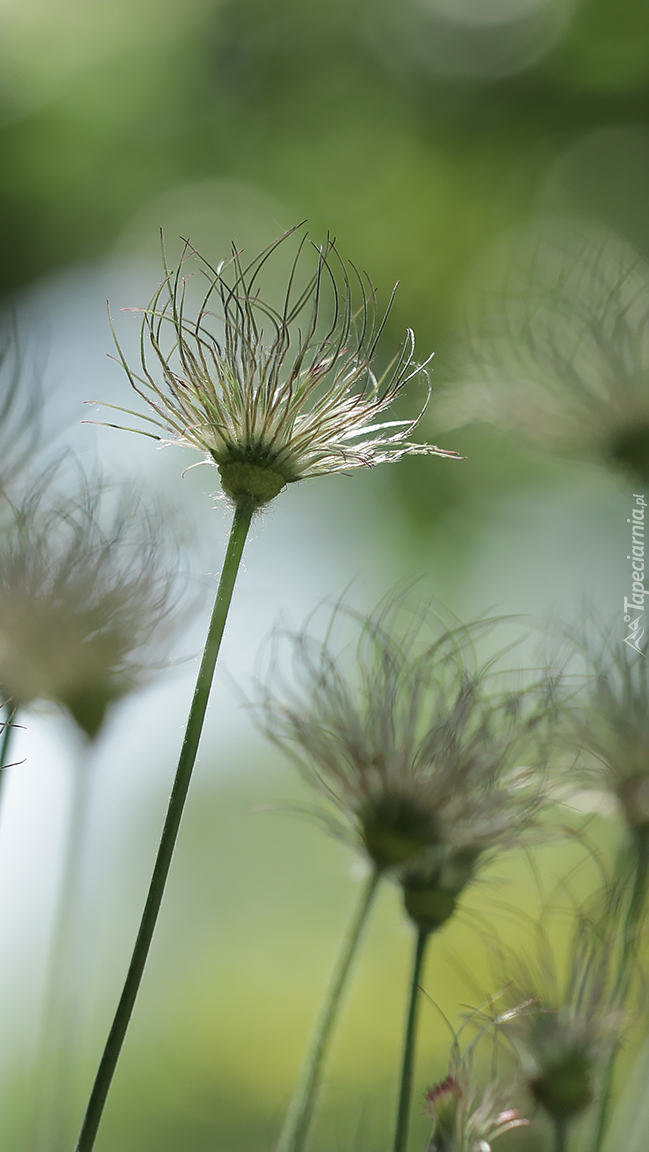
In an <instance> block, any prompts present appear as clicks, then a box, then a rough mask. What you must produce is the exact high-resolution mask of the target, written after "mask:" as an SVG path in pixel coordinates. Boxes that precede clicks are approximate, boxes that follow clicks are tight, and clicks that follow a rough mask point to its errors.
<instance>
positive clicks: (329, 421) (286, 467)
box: [108, 229, 458, 507]
mask: <svg viewBox="0 0 649 1152" xmlns="http://www.w3.org/2000/svg"><path fill="white" fill-rule="evenodd" d="M291 237H293V238H295V229H292V230H291V231H290V232H287V233H285V234H284V235H283V236H281V237H280V238H279V239H278V240H277V241H275V243H274V244H272V245H271V246H270V247H269V248H267V249H266V250H265V251H263V252H262V253H261V254H260V255H259V256H257V257H255V258H254V259H253V260H251V261H250V262H249V263H244V262H243V260H242V256H241V253H239V252H238V251H236V250H235V251H234V254H233V256H232V259H231V260H230V261H228V262H224V263H222V264H219V265H218V267H216V268H214V267H212V266H211V265H210V264H209V263H208V262H207V261H206V260H205V259H204V258H203V257H202V256H200V255H198V253H196V252H194V250H193V249H192V248H191V247H190V246H189V245H188V246H187V248H186V251H185V255H184V258H183V260H182V261H181V263H180V264H179V265H178V267H177V268H175V269H173V270H169V269H166V276H165V279H164V281H163V283H162V285H161V286H160V288H159V289H158V291H157V292H156V293H155V295H154V297H153V299H152V300H151V303H150V304H149V306H148V307H147V308H145V309H143V319H142V335H141V365H140V370H139V371H134V370H133V369H132V368H131V367H130V366H129V364H128V363H127V361H126V358H125V356H124V355H123V353H122V352H121V350H120V359H121V363H122V365H123V367H124V368H125V370H126V372H127V374H128V377H129V380H130V382H131V384H132V385H133V387H134V388H135V390H136V392H137V393H138V394H139V395H140V396H141V397H142V398H143V399H144V400H146V401H147V403H148V404H149V405H150V407H151V408H152V409H153V413H154V415H153V416H152V417H146V418H145V419H147V420H148V421H149V422H151V423H152V424H154V425H158V427H159V429H160V432H159V433H152V432H148V433H145V434H146V435H151V436H153V437H154V438H155V439H158V440H160V441H161V442H162V443H175V444H181V445H186V446H190V447H192V448H196V449H197V450H198V451H199V452H201V453H202V454H203V456H204V458H205V461H206V462H211V463H212V464H215V465H216V466H217V467H218V470H219V473H220V475H221V482H222V486H223V489H224V491H225V493H226V495H227V496H228V497H229V498H230V499H231V500H233V501H234V502H235V503H239V502H244V503H248V504H249V505H252V506H253V507H259V506H261V505H263V504H266V503H268V502H269V501H270V500H272V499H273V498H274V497H275V496H277V494H278V493H279V492H280V491H281V489H282V488H284V487H285V486H286V485H287V484H292V483H294V482H295V481H297V480H303V479H306V478H308V477H310V476H323V475H326V474H328V473H332V472H347V471H349V470H350V469H354V468H360V467H364V466H367V465H372V464H382V463H386V462H389V461H394V460H399V459H400V458H401V457H402V456H407V455H413V454H423V455H436V456H447V457H455V458H458V454H457V453H456V452H452V451H448V450H446V449H441V448H437V447H435V446H434V445H431V444H420V443H413V442H412V441H411V440H410V439H409V436H410V435H411V433H412V432H413V431H414V429H415V427H416V425H417V423H418V421H419V419H420V417H421V415H422V412H423V408H425V404H424V406H423V407H422V408H420V411H419V414H418V415H417V416H416V417H415V418H414V419H392V420H384V419H383V418H382V417H383V414H384V413H385V412H386V411H387V410H388V409H389V408H390V407H391V406H392V404H393V403H394V402H395V401H396V400H397V399H398V398H399V397H400V395H401V394H402V392H403V391H404V389H405V387H406V385H407V384H408V382H409V381H410V380H413V379H414V378H417V377H418V378H420V379H424V380H427V376H426V370H425V365H423V366H420V365H418V364H416V363H415V361H414V336H413V333H412V332H410V331H409V332H408V335H407V337H406V340H405V343H404V344H403V346H402V348H401V350H400V352H399V353H398V355H397V356H396V358H395V359H394V360H393V362H392V363H391V364H390V365H389V366H388V368H387V369H386V370H385V372H384V373H383V374H382V375H381V376H380V378H378V379H377V377H376V376H375V374H374V370H373V361H374V357H375V353H376V350H377V344H378V341H379V338H380V336H381V334H382V332H383V329H384V326H385V322H386V319H387V313H386V314H385V315H384V316H383V317H382V318H380V317H379V316H378V315H377V311H376V305H375V296H374V290H373V288H372V286H371V284H370V283H369V282H368V281H366V280H365V278H364V277H362V276H361V275H359V274H358V273H357V272H356V270H355V269H354V268H353V267H351V266H350V267H348V266H347V265H346V264H345V263H344V261H343V260H342V259H341V257H340V256H339V254H338V251H337V249H336V246H335V244H334V242H333V241H332V240H327V242H326V243H325V244H324V245H323V246H322V247H321V248H315V246H313V245H311V244H309V243H308V242H307V237H306V235H303V236H302V237H301V239H300V240H299V241H298V242H297V251H296V254H295V258H294V260H293V264H292V267H291V270H290V273H289V276H288V282H287V284H286V287H285V289H284V292H283V300H282V302H281V304H280V305H279V306H277V307H276V306H275V305H274V304H273V303H271V302H270V300H269V299H268V298H267V296H266V294H265V293H264V292H263V289H262V280H263V277H264V275H265V273H266V271H267V269H268V266H269V262H270V261H271V259H272V257H273V256H274V254H275V253H276V252H277V250H278V249H279V248H280V247H282V246H284V245H286V244H289V243H291ZM314 254H315V270H313V268H312V266H311V264H310V263H309V257H313V256H314ZM191 261H193V262H194V264H195V265H196V266H197V269H198V270H199V271H200V272H201V273H202V274H203V276H204V277H205V290H204V294H203V296H202V302H201V303H200V304H199V306H198V309H197V313H196V314H195V316H194V317H193V318H190V316H189V314H188V304H187V289H188V279H187V274H188V272H189V269H190V262H191ZM388 312H389V308H388ZM118 348H119V345H118ZM108 407H111V405H108ZM131 415H138V414H137V413H131Z"/></svg>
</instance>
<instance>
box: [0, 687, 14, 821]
mask: <svg viewBox="0 0 649 1152" xmlns="http://www.w3.org/2000/svg"><path fill="white" fill-rule="evenodd" d="M17 711H18V709H17V708H16V707H15V705H12V704H8V705H7V715H6V718H5V720H4V729H3V731H2V740H0V801H1V800H2V794H3V792H4V788H5V784H6V782H7V768H8V767H9V752H10V749H11V741H12V737H13V733H14V727H15V725H14V720H15V719H16V713H17Z"/></svg>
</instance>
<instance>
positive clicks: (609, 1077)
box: [593, 827, 649, 1152]
mask: <svg viewBox="0 0 649 1152" xmlns="http://www.w3.org/2000/svg"><path fill="white" fill-rule="evenodd" d="M634 851H635V867H634V873H633V887H632V889H631V895H630V897H629V903H628V904H627V908H626V915H625V917H624V927H623V929H622V951H621V955H620V966H619V969H618V973H617V979H616V982H615V989H614V993H613V995H614V997H615V998H616V999H618V1000H619V1001H620V1002H621V1003H622V1002H623V1001H624V997H625V996H626V993H627V991H628V986H629V978H630V974H631V965H632V961H633V956H634V952H635V948H636V944H637V936H638V925H639V923H640V919H641V917H642V913H643V910H644V904H645V898H646V894H647V882H648V880H649V828H647V827H643V828H638V829H637V830H636V833H635V842H634ZM617 1054H618V1046H617V1045H615V1046H614V1047H613V1048H612V1050H611V1054H610V1056H609V1058H608V1060H607V1063H606V1067H605V1069H604V1074H603V1076H602V1087H601V1091H600V1097H599V1109H598V1113H597V1126H596V1129H595V1142H594V1144H593V1152H600V1149H601V1147H602V1143H603V1140H604V1136H605V1135H606V1125H607V1122H608V1110H609V1106H610V1102H611V1094H612V1091H613V1074H614V1072H615V1061H616V1059H617Z"/></svg>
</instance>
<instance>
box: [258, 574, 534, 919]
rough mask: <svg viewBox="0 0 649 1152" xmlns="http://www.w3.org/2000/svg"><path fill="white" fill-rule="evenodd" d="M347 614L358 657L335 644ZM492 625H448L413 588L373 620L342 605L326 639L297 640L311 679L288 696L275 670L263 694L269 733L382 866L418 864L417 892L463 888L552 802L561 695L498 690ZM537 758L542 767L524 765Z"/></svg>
mask: <svg viewBox="0 0 649 1152" xmlns="http://www.w3.org/2000/svg"><path fill="white" fill-rule="evenodd" d="M343 618H344V619H346V620H347V621H349V620H352V621H353V622H354V624H355V626H356V627H357V629H358V631H359V638H358V643H357V646H356V659H355V661H347V665H348V666H347V667H345V663H346V661H345V657H344V656H341V655H340V654H339V653H337V652H336V651H335V650H334V647H333V645H332V641H331V632H332V627H333V625H334V624H335V623H336V620H341V619H343ZM491 623H493V622H491V621H487V620H478V621H475V622H474V623H473V624H469V625H466V626H465V625H462V624H459V623H457V622H453V623H452V625H451V626H450V627H446V626H445V624H444V623H443V622H442V621H440V620H439V619H438V618H436V617H435V616H434V615H433V613H432V612H431V611H429V608H428V606H427V605H423V606H422V607H421V609H420V610H419V611H418V612H414V613H413V612H410V611H409V610H407V609H406V607H405V606H404V603H403V598H402V597H397V598H395V599H392V600H390V601H388V602H387V604H384V605H383V606H382V607H380V608H379V609H378V610H377V611H376V612H375V613H374V614H373V615H371V616H368V617H367V618H362V617H361V618H359V617H355V616H354V615H353V614H352V613H351V612H346V611H345V610H341V609H339V610H338V611H337V613H335V614H334V619H333V620H332V625H331V627H330V628H329V630H328V639H327V640H326V641H324V642H319V641H317V640H315V639H313V638H312V637H310V636H309V635H308V633H307V632H302V633H298V634H297V635H292V636H289V637H288V640H289V642H290V644H291V648H292V652H293V657H294V662H295V669H296V673H297V676H298V679H299V680H302V682H303V687H298V688H293V689H289V688H287V690H286V692H285V694H284V697H283V698H280V697H279V696H278V695H276V689H275V687H274V684H275V683H276V682H277V677H276V675H273V677H272V678H271V679H272V680H273V682H274V683H273V686H272V687H271V686H269V687H267V688H266V690H265V691H264V694H263V698H262V705H261V714H262V722H263V726H264V728H265V731H266V732H267V734H269V735H270V737H271V738H272V739H273V740H274V741H275V742H276V743H277V744H279V745H280V746H281V747H282V748H283V749H284V750H285V751H287V752H288V753H289V754H290V755H291V756H292V757H293V759H295V760H296V761H297V763H298V766H299V767H300V769H301V770H302V772H303V773H304V775H305V776H306V778H307V780H308V781H309V782H310V783H311V784H313V785H315V786H316V788H317V789H318V790H319V791H320V792H321V793H324V795H325V796H326V797H327V798H328V799H329V800H331V801H332V802H333V804H334V805H335V806H336V807H337V808H338V810H339V812H340V813H341V814H342V816H343V822H342V825H341V824H340V823H337V824H336V828H337V830H338V832H339V833H342V834H343V836H345V835H347V836H348V835H349V829H350V827H351V829H352V832H353V838H354V840H355V842H356V843H357V844H359V843H360V844H361V845H362V847H363V848H364V850H365V852H366V853H367V855H368V856H369V857H370V859H371V861H372V863H373V864H374V865H375V866H376V867H377V868H379V869H387V868H404V867H405V868H406V871H407V875H408V878H409V879H408V883H409V885H410V887H411V889H412V893H413V894H412V900H413V901H414V900H415V899H417V898H421V896H420V897H415V895H414V893H415V891H418V892H419V893H421V891H422V889H423V888H425V886H426V884H428V882H429V879H430V876H431V875H432V876H434V877H435V883H437V882H438V880H440V877H441V881H440V882H441V884H442V886H443V887H444V888H445V890H446V891H448V892H451V893H454V894H457V892H458V891H459V890H461V888H462V887H463V886H464V884H465V883H466V882H467V880H468V878H469V877H470V875H471V873H472V869H473V865H474V862H475V861H476V860H477V859H478V857H479V856H481V855H482V854H484V853H488V852H489V851H490V850H493V849H495V848H497V847H509V846H514V845H515V844H517V843H519V842H520V840H521V838H523V837H524V836H525V835H526V833H527V832H528V831H529V830H530V829H531V827H532V826H533V825H534V824H535V823H536V822H537V821H538V818H539V816H540V814H541V812H542V810H543V809H544V807H545V804H546V796H545V790H544V779H543V771H542V767H543V764H542V761H543V752H542V741H541V740H539V735H540V729H541V728H542V727H543V726H544V722H545V721H546V720H547V718H548V708H547V703H546V701H545V700H544V699H543V698H542V697H541V696H539V694H538V692H537V690H536V689H523V690H518V691H516V690H515V691H509V692H506V693H499V694H495V693H489V691H488V690H487V680H488V678H489V675H490V673H491V671H492V668H491V663H489V664H486V665H483V666H477V664H476V661H475V655H474V652H473V647H472V645H473V640H474V639H475V638H476V637H477V636H478V635H479V634H480V633H481V632H483V631H485V630H486V629H487V628H488V627H489V626H490V624H491ZM523 755H525V756H526V758H528V760H527V762H528V764H529V763H530V760H529V757H530V756H533V757H534V767H533V768H518V767H517V764H518V763H520V760H519V757H521V756H523ZM330 823H331V822H330ZM345 829H346V830H347V832H345ZM418 861H421V862H422V864H423V866H424V868H425V881H424V882H422V883H419V881H418V880H417V879H416V878H415V875H414V873H412V872H411V871H410V866H411V865H413V864H415V862H418Z"/></svg>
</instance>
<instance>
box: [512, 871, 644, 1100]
mask: <svg viewBox="0 0 649 1152" xmlns="http://www.w3.org/2000/svg"><path fill="white" fill-rule="evenodd" d="M619 910H620V905H619V901H618V899H617V893H616V892H615V891H614V890H613V889H611V890H610V891H607V892H606V893H605V894H604V898H603V899H602V900H601V903H599V906H598V908H597V909H596V911H595V912H593V911H592V910H590V909H580V908H577V909H576V910H575V915H574V922H573V928H572V934H571V938H570V942H569V947H568V950H567V955H566V957H565V959H564V962H563V964H561V963H560V962H559V961H558V959H557V956H556V952H555V949H554V947H553V946H552V944H551V942H550V938H549V935H548V934H547V930H546V925H545V923H542V922H539V925H538V931H537V934H536V936H535V941H534V943H535V954H534V959H533V960H531V961H529V962H528V961H527V960H525V959H524V958H521V957H520V956H519V955H514V954H513V953H512V954H510V955H509V957H508V960H507V962H506V963H505V964H504V965H503V972H502V975H504V976H505V977H506V978H507V979H509V981H510V984H509V993H508V995H509V997H510V999H511V1002H512V1003H515V1004H519V1003H521V1002H522V1001H524V1002H527V1004H528V1007H527V1008H526V1010H525V1011H524V1012H522V1013H519V1014H517V1016H516V1017H515V1018H514V1020H513V1022H512V1023H511V1025H508V1031H509V1034H510V1036H511V1039H512V1040H513V1042H514V1045H515V1048H516V1050H517V1052H518V1055H519V1058H520V1063H521V1068H522V1071H523V1075H524V1077H525V1079H526V1081H527V1084H528V1087H529V1089H530V1092H531V1093H532V1095H533V1097H534V1099H535V1100H536V1101H537V1103H538V1104H540V1106H541V1107H542V1108H543V1109H544V1111H545V1112H546V1113H547V1114H548V1116H550V1117H551V1118H552V1119H553V1120H555V1121H560V1122H565V1121H570V1120H573V1119H575V1118H576V1117H577V1116H579V1115H581V1113H582V1112H584V1111H585V1110H586V1109H587V1108H588V1106H589V1104H591V1103H592V1101H593V1100H594V1098H595V1094H596V1090H597V1086H598V1082H599V1074H600V1072H601V1070H602V1068H603V1065H604V1063H605V1060H606V1058H607V1056H608V1055H609V1053H610V1052H611V1050H612V1048H613V1046H614V1045H615V1044H616V1043H617V1040H618V1037H619V1033H620V1028H621V1022H622V1014H621V1011H620V1001H619V991H620V988H619V985H618V984H617V976H618V967H617V965H618V962H619V955H620V953H619V945H620V940H621V935H620V932H619V920H618V914H619Z"/></svg>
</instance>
